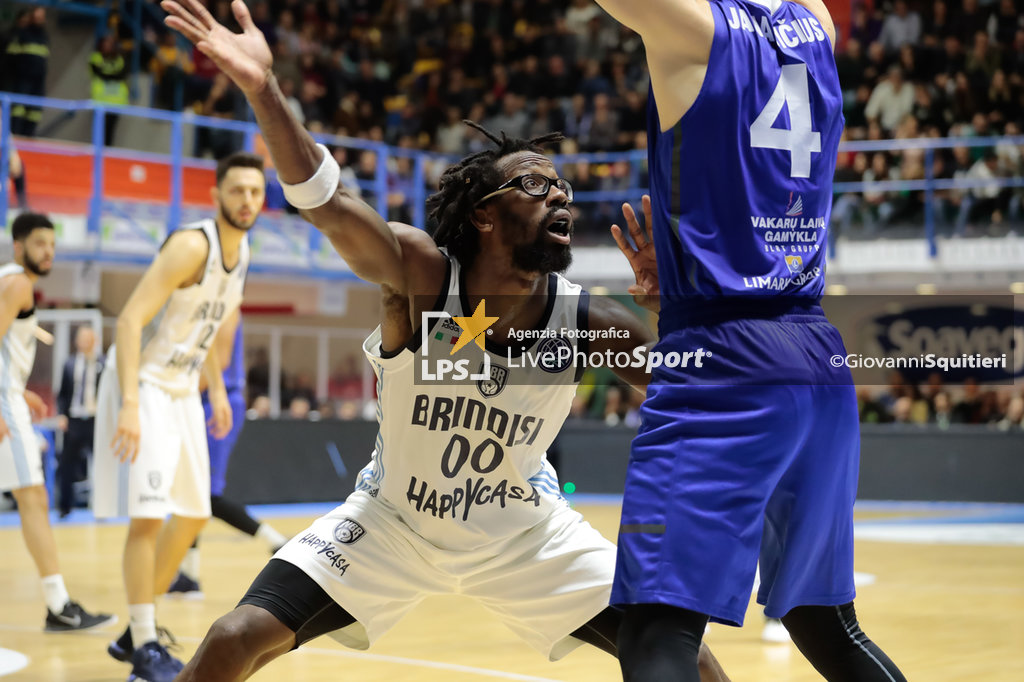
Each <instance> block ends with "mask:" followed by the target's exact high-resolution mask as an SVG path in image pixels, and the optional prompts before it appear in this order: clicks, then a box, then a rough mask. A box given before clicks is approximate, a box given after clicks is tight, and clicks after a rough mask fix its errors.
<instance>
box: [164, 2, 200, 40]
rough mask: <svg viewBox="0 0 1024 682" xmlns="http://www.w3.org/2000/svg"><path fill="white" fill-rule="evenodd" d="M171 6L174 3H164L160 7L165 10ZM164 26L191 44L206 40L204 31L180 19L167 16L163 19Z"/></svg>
mask: <svg viewBox="0 0 1024 682" xmlns="http://www.w3.org/2000/svg"><path fill="white" fill-rule="evenodd" d="M173 4H174V3H172V2H164V3H163V5H162V6H163V7H164V8H165V9H166V8H167V6H168V5H173ZM168 11H170V10H168ZM164 24H166V25H167V27H168V28H171V29H174V30H175V31H177V32H178V33H180V34H181V35H183V36H185V37H186V38H187V39H188V40H189V42H191V43H193V44H195V43H198V42H200V41H202V40H205V39H206V31H205V30H203V29H198V28H196V27H195V26H194V25H193V24H191V23H190V22H188V21H186V20H184V19H182V18H181V17H178V16H173V15H168V16H167V17H165V18H164Z"/></svg>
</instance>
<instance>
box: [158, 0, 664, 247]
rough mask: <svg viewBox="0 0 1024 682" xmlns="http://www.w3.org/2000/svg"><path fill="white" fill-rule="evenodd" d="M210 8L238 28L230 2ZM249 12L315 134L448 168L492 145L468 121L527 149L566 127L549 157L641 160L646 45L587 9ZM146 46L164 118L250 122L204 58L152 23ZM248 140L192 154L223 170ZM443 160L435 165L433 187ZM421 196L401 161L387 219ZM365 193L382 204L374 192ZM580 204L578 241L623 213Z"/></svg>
mask: <svg viewBox="0 0 1024 682" xmlns="http://www.w3.org/2000/svg"><path fill="white" fill-rule="evenodd" d="M208 6H209V8H210V11H211V13H212V14H213V16H214V17H216V18H217V19H218V21H220V22H221V23H223V24H225V25H226V26H228V27H230V28H232V29H234V30H237V24H236V22H235V20H234V17H233V15H232V13H231V9H230V3H229V1H228V0H210V2H209V3H208ZM249 6H250V10H251V12H252V15H253V19H254V21H255V23H256V25H257V26H258V27H259V28H260V29H261V30H262V31H263V32H264V34H265V35H266V37H267V40H268V42H269V43H270V45H271V48H272V50H273V52H274V71H275V74H276V76H277V79H278V82H279V83H280V86H281V90H282V92H283V93H284V94H285V96H286V97H287V99H288V103H289V106H290V107H291V108H292V110H293V111H294V113H295V115H296V116H297V117H298V118H299V120H300V121H302V122H303V124H304V125H305V126H306V127H307V128H308V129H309V130H310V131H312V132H314V133H327V134H336V135H341V136H347V137H354V138H360V139H365V140H372V141H380V142H385V143H387V144H390V145H394V146H397V147H402V148H408V149H420V150H429V151H433V152H436V153H440V154H444V155H447V156H449V157H453V156H461V155H464V154H466V153H470V152H474V151H477V150H480V149H483V148H485V147H486V146H487V145H488V144H489V143H488V142H487V140H486V138H485V137H484V136H483V135H481V134H480V133H479V132H477V131H474V130H473V129H471V128H469V127H468V126H466V125H464V124H463V123H462V120H463V119H470V120H473V121H475V122H477V123H480V124H482V125H483V126H485V127H486V128H488V129H490V130H494V131H505V132H506V133H507V134H508V135H516V136H523V137H534V136H540V135H543V134H545V133H547V132H550V131H562V132H564V133H565V135H566V138H567V139H566V140H565V141H564V142H563V143H562V144H561V145H560V147H559V148H558V149H556V150H554V151H559V152H563V153H573V152H580V151H582V152H588V151H605V152H607V151H626V150H631V149H646V133H645V132H644V131H645V127H646V116H645V111H646V110H645V107H646V101H647V88H648V79H647V73H646V66H645V64H644V58H643V46H642V43H641V41H640V39H639V37H638V36H637V35H636V34H634V33H632V32H631V31H629V30H628V29H626V28H624V27H622V26H621V25H620V24H618V23H617V22H615V21H613V20H612V19H611V18H610V17H609V16H608V15H607V14H606V13H604V12H603V11H602V10H601V9H600V8H599V7H598V6H597V5H596V4H595V3H594V2H593V1H592V0H449V1H442V0H418V1H411V0H383V1H379V0H378V1H375V2H370V1H369V0H356V1H352V2H350V1H343V0H319V1H317V2H306V1H300V0H252V1H251V2H249ZM145 38H146V44H147V45H149V50H148V52H147V56H148V57H149V59H148V63H149V64H150V73H151V75H152V79H153V83H154V87H153V105H154V106H158V107H163V108H168V109H181V108H188V109H191V110H192V111H194V112H196V113H201V114H204V115H208V116H220V117H225V118H240V119H244V118H245V117H246V111H245V109H246V107H245V102H244V98H243V97H242V96H241V93H240V92H239V91H238V90H237V88H235V87H234V86H233V85H232V84H231V83H230V82H229V81H227V79H225V78H224V77H223V75H222V74H220V72H219V71H218V69H217V67H216V65H215V64H213V62H212V61H211V60H210V59H209V58H208V57H206V56H205V55H203V54H202V53H201V52H199V51H198V50H195V49H186V48H185V47H184V45H185V44H184V43H183V42H182V41H181V40H180V39H179V38H177V37H176V35H175V34H173V33H170V32H167V31H165V30H164V29H163V27H162V26H161V25H159V24H158V23H157V22H155V21H150V22H149V23H148V24H147V30H146V36H145ZM240 144H241V138H240V137H239V136H238V135H237V134H235V133H230V132H225V133H221V132H220V131H210V132H208V133H204V135H203V136H201V137H200V139H198V140H197V144H196V149H195V150H194V151H195V153H196V155H210V156H213V157H215V158H216V157H220V156H224V155H226V154H228V153H230V152H231V151H233V150H234V149H235V148H236V147H237V146H238V145H240ZM336 153H337V155H338V156H339V161H340V162H342V163H343V164H345V165H346V166H347V168H346V176H347V180H348V181H349V183H350V184H352V185H357V184H358V183H359V181H360V180H370V179H372V178H373V177H374V172H375V170H376V156H375V154H374V153H373V152H372V151H360V150H356V149H344V148H341V149H338V150H337V152H336ZM444 163H445V162H444V161H438V162H437V163H433V164H428V167H427V177H426V181H427V185H428V187H432V186H435V185H436V181H437V178H438V177H439V176H440V172H441V171H442V170H443V166H444ZM638 166H639V164H638ZM563 173H564V175H566V177H568V178H569V179H570V180H571V181H572V182H573V186H574V188H575V189H576V191H577V192H586V191H595V190H625V189H629V188H630V187H636V186H638V185H641V186H645V185H646V177H645V176H644V173H645V171H644V169H642V168H639V167H636V168H631V167H630V164H628V163H625V162H622V163H618V164H615V163H606V164H587V163H581V164H571V165H570V167H569V168H566V169H563ZM411 185H412V164H411V163H410V162H409V160H408V159H404V160H403V159H401V158H395V159H391V165H390V167H389V177H388V201H387V204H388V206H389V211H390V215H389V218H391V219H394V220H405V221H409V220H411V218H412V216H411V210H410V199H411ZM363 189H364V192H363V194H364V198H365V199H367V200H368V201H371V202H372V201H374V200H375V196H374V195H373V193H372V191H371V190H370V188H369V187H368V186H367V185H366V184H364V186H363ZM620 203H621V202H620ZM576 208H577V210H578V211H579V212H580V215H578V216H577V219H578V223H579V224H578V229H580V228H581V227H582V226H583V225H586V226H587V227H589V226H590V225H591V224H593V225H594V232H595V234H599V235H600V237H601V239H604V238H605V237H606V233H605V230H606V229H607V227H608V225H609V224H610V223H611V222H614V221H615V220H616V215H615V211H616V210H617V205H612V204H609V205H588V204H586V203H581V204H579V205H578V206H577V207H576ZM586 231H587V230H583V232H584V234H583V235H581V236H583V237H584V240H585V232H586Z"/></svg>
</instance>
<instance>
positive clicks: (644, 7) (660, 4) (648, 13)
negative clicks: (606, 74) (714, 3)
mask: <svg viewBox="0 0 1024 682" xmlns="http://www.w3.org/2000/svg"><path fill="white" fill-rule="evenodd" d="M597 4H598V5H600V6H601V7H602V8H604V11H606V12H608V14H610V15H612V17H613V18H614V19H615V20H616V21H618V22H619V23H621V24H625V25H626V26H627V27H629V28H630V29H632V30H633V31H635V32H636V33H638V34H640V37H641V38H643V41H644V47H645V49H646V50H647V59H648V62H650V61H651V59H652V58H654V59H655V60H658V61H660V60H662V59H664V58H666V57H670V56H671V57H672V58H673V59H678V58H680V57H683V58H687V57H688V58H692V59H704V60H707V56H708V49H710V47H711V40H710V39H711V36H713V35H714V31H715V24H714V20H713V19H712V18H711V10H710V8H709V7H708V2H707V0H643V1H642V2H638V1H637V0H597ZM705 42H706V43H707V46H706V47H707V49H705V46H704V43H705Z"/></svg>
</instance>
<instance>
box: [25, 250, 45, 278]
mask: <svg viewBox="0 0 1024 682" xmlns="http://www.w3.org/2000/svg"><path fill="white" fill-rule="evenodd" d="M25 269H26V270H28V271H29V272H31V273H32V274H33V275H38V276H39V277H46V276H47V275H49V274H50V268H46V269H43V267H42V266H41V265H40V264H39V261H34V260H32V259H31V258H29V255H28V254H27V253H26V254H25Z"/></svg>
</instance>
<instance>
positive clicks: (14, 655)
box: [0, 649, 28, 677]
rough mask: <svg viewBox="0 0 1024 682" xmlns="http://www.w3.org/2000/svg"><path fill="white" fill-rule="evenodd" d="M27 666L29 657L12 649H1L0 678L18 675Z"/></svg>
mask: <svg viewBox="0 0 1024 682" xmlns="http://www.w3.org/2000/svg"><path fill="white" fill-rule="evenodd" d="M26 665H28V656H26V655H25V654H21V653H18V652H17V651H11V650H10V649H0V677H3V676H4V675H10V674H11V673H16V672H18V671H19V670H21V669H22V668H24V667H25V666H26Z"/></svg>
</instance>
